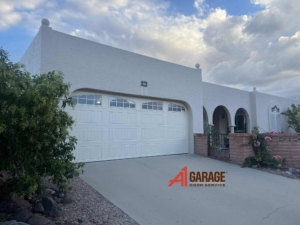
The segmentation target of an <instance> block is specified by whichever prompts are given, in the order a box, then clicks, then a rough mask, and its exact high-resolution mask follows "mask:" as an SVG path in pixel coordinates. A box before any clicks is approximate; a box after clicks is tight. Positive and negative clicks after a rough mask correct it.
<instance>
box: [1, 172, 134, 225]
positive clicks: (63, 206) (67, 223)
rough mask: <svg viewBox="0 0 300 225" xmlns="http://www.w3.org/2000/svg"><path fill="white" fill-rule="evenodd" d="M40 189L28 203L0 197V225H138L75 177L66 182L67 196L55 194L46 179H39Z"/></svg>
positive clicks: (55, 191)
mask: <svg viewBox="0 0 300 225" xmlns="http://www.w3.org/2000/svg"><path fill="white" fill-rule="evenodd" d="M2 175H3V176H2V177H0V184H1V182H4V181H5V180H6V179H7V174H6V173H3V172H2ZM43 186H45V188H46V190H45V192H44V193H42V194H40V195H37V196H34V197H33V198H31V200H29V201H27V200H25V199H24V198H22V197H21V196H19V197H10V196H5V197H2V198H1V199H0V225H21V224H23V225H28V224H32V225H55V224H57V225H75V224H81V225H89V224H97V225H102V224H103V225H136V224H138V223H137V222H135V221H134V220H133V219H131V218H130V217H129V216H128V215H127V214H126V213H124V212H123V211H122V210H121V209H119V208H118V207H116V206H115V205H114V204H112V203H111V202H110V201H108V200H107V199H106V198H104V197H103V196H102V195H101V194H99V193H98V192H97V191H95V190H94V189H93V188H92V187H91V186H89V185H88V184H87V183H85V182H84V181H83V180H82V179H80V178H78V177H76V178H74V179H72V180H71V181H70V186H71V187H72V189H71V190H70V191H68V192H67V194H63V193H62V192H59V190H58V189H57V188H56V187H55V186H54V185H53V184H52V183H50V182H48V181H47V179H43ZM47 208H48V209H47ZM47 210H48V211H47ZM3 221H7V222H3ZM17 221H19V222H17ZM22 222H23V223H22ZM25 222H26V223H25Z"/></svg>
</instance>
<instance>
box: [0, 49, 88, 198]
mask: <svg viewBox="0 0 300 225" xmlns="http://www.w3.org/2000/svg"><path fill="white" fill-rule="evenodd" d="M69 86H70V85H69V84H65V83H64V82H63V74H62V73H60V72H49V73H46V74H41V75H35V76H31V75H30V74H29V73H28V72H26V71H25V70H24V66H23V65H21V64H19V63H12V62H11V61H9V59H8V53H7V52H5V51H4V50H3V49H2V48H0V146H1V147H0V159H1V160H0V171H6V172H8V174H9V177H10V178H9V179H8V181H7V182H5V184H4V185H3V186H2V187H0V195H2V194H6V193H8V192H9V193H14V194H21V195H32V194H34V193H36V192H39V191H41V190H42V188H41V178H42V177H50V178H51V180H52V182H53V183H54V184H56V185H58V187H59V188H60V189H61V190H63V191H65V190H66V189H67V187H68V180H69V179H72V178H73V177H74V176H78V175H79V173H80V172H83V170H82V168H83V166H84V164H82V163H74V162H73V161H74V159H75V157H74V155H73V153H72V152H73V150H74V149H75V145H76V141H77V140H76V138H75V137H73V136H70V134H69V130H70V129H71V127H72V125H73V123H74V120H73V119H72V117H71V116H69V115H68V114H67V113H66V112H65V111H64V110H63V109H64V108H65V107H66V106H73V102H72V99H71V97H70V96H69Z"/></svg>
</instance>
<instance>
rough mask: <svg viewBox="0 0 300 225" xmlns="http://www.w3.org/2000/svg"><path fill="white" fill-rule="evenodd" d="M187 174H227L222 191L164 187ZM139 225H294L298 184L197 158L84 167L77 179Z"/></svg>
mask: <svg viewBox="0 0 300 225" xmlns="http://www.w3.org/2000/svg"><path fill="white" fill-rule="evenodd" d="M184 166H187V167H188V170H189V171H227V172H228V173H227V174H226V187H180V185H178V184H175V185H173V186H172V187H168V184H169V180H170V179H173V178H174V177H175V176H176V175H177V173H178V172H179V171H180V170H181V168H183V167H184ZM81 178H82V179H83V180H85V181H86V182H87V183H88V184H90V185H91V186H92V187H94V188H95V189H96V190H97V191H98V192H100V193H101V194H102V195H103V196H104V197H106V198H107V199H109V200H110V201H111V202H112V203H114V204H115V205H116V206H117V207H119V208H120V209H122V210H123V211H124V212H125V213H127V214H128V215H129V216H131V217H132V218H133V219H134V220H136V221H137V222H138V223H140V224H142V225H147V224H159V225H173V224H182V225H189V224H191V225H192V224H205V225H209V224H213V225H219V224H220V225H225V224H228V225H248V224H249V225H254V224H255V225H259V224H264V225H277V224H278V225H299V224H300V181H299V180H293V179H289V178H285V177H282V176H277V175H273V174H270V173H266V172H262V171H258V170H254V169H249V168H245V169H243V168H241V167H239V166H237V165H233V164H229V163H225V162H221V161H217V160H213V159H209V158H206V157H201V156H197V155H173V156H161V157H148V158H138V159H126V160H116V161H104V162H97V163H87V164H86V166H85V173H84V174H83V175H82V176H81Z"/></svg>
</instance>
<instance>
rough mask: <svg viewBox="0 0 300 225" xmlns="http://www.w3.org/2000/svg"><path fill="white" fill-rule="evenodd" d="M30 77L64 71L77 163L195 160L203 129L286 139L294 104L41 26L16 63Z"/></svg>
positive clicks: (45, 25)
mask: <svg viewBox="0 0 300 225" xmlns="http://www.w3.org/2000/svg"><path fill="white" fill-rule="evenodd" d="M20 62H21V63H23V64H25V66H26V70H27V71H29V72H30V73H31V74H40V73H45V72H49V71H53V70H59V71H62V72H63V74H64V75H65V81H66V82H69V83H71V93H72V96H73V99H74V101H76V102H77V104H76V106H75V108H74V109H68V111H69V112H70V114H71V115H72V116H74V118H75V120H76V126H75V127H74V129H73V130H72V133H73V134H74V135H75V136H76V137H77V139H78V144H77V148H76V151H75V156H76V158H77V160H78V161H84V162H89V161H99V160H110V159H121V158H133V157H143V156H154V155H167V154H177V153H193V152H194V144H193V141H194V139H193V135H194V134H195V133H203V125H204V123H209V124H213V125H214V126H215V127H216V129H218V130H219V131H220V132H224V133H227V132H250V130H251V128H252V127H253V126H255V125H258V126H260V127H261V128H262V129H264V130H265V131H269V130H270V129H275V130H278V131H282V132H285V133H287V132H288V127H287V124H286V122H285V118H284V117H283V116H282V115H280V113H281V112H282V111H284V110H285V109H286V108H287V107H289V106H290V105H291V104H292V103H297V102H296V101H294V100H291V99H285V98H281V97H277V96H272V95H268V94H264V93H260V92H258V91H256V90H255V89H254V90H253V91H252V92H248V91H242V90H238V89H233V88H228V87H223V86H220V85H216V84H211V83H207V82H203V81H202V75H201V69H200V68H197V67H198V66H196V68H188V67H184V66H181V65H177V64H173V63H169V62H165V61H161V60H157V59H154V58H150V57H146V56H143V55H139V54H135V53H132V52H128V51H124V50H121V49H117V48H113V47H110V46H107V45H103V44H99V43H96V42H93V41H89V40H85V39H82V38H78V37H75V36H71V35H68V34H65V33H61V32H58V31H55V30H53V29H52V28H51V27H49V21H48V20H46V19H44V20H42V25H41V27H40V29H39V32H38V33H37V35H36V36H35V38H34V39H33V41H32V43H31V44H30V46H29V47H28V49H27V51H26V52H25V54H24V55H23V57H22V58H21V60H20Z"/></svg>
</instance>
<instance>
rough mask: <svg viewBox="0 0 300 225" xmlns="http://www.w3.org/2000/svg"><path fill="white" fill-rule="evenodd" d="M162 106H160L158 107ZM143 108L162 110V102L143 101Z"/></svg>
mask: <svg viewBox="0 0 300 225" xmlns="http://www.w3.org/2000/svg"><path fill="white" fill-rule="evenodd" d="M158 106H160V107H158ZM142 109H151V110H162V102H146V103H143V105H142Z"/></svg>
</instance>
